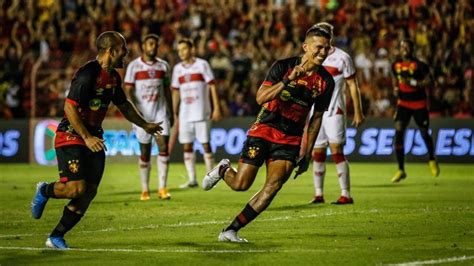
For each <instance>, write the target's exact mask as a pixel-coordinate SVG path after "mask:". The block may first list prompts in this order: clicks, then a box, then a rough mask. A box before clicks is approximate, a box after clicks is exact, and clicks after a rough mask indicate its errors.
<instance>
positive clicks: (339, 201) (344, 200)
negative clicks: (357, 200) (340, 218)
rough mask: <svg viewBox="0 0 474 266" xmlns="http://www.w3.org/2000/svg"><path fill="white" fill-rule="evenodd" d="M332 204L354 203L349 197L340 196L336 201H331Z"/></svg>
mask: <svg viewBox="0 0 474 266" xmlns="http://www.w3.org/2000/svg"><path fill="white" fill-rule="evenodd" d="M331 204H334V205H345V204H354V200H353V199H352V198H351V197H344V196H340V197H339V198H338V199H337V200H336V201H334V202H331Z"/></svg>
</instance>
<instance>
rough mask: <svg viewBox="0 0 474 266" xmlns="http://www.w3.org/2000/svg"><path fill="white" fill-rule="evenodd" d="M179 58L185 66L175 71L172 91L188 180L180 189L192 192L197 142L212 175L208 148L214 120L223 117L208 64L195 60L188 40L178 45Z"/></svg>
mask: <svg viewBox="0 0 474 266" xmlns="http://www.w3.org/2000/svg"><path fill="white" fill-rule="evenodd" d="M178 55H179V58H180V59H181V60H182V62H180V63H178V64H177V65H175V66H174V68H173V76H172V79H171V88H172V89H173V112H174V116H175V123H176V122H178V121H179V123H178V124H179V126H178V127H179V136H178V139H179V142H180V143H181V144H183V150H184V165H185V166H186V170H187V172H188V178H189V180H188V182H186V183H185V184H183V185H181V188H189V187H197V186H198V183H197V181H196V170H195V156H194V150H193V143H194V140H195V139H197V140H198V141H199V142H200V143H201V144H202V146H203V148H204V163H205V164H206V169H207V171H210V170H211V169H212V167H213V165H214V156H213V154H212V150H211V146H210V145H209V141H210V130H211V120H212V121H218V120H220V119H221V118H222V115H221V109H220V106H219V98H218V94H217V88H216V85H215V82H214V75H213V73H212V70H211V67H210V66H209V63H208V62H207V61H206V60H204V59H201V58H197V57H195V56H194V44H193V42H192V41H191V40H189V39H182V40H180V41H178ZM211 100H212V106H211ZM211 107H212V108H211Z"/></svg>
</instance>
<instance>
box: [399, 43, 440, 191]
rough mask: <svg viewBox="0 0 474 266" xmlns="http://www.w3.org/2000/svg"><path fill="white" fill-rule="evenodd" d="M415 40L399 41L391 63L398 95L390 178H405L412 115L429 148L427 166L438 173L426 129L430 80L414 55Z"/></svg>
mask: <svg viewBox="0 0 474 266" xmlns="http://www.w3.org/2000/svg"><path fill="white" fill-rule="evenodd" d="M414 52H415V51H414V44H413V42H412V41H411V40H402V41H401V42H400V58H399V59H397V60H396V61H395V62H394V63H393V64H392V73H393V75H394V79H393V89H394V94H395V95H396V96H397V97H398V101H397V111H396V114H395V129H396V131H395V145H394V148H395V154H396V156H397V161H398V171H397V172H396V173H395V175H394V176H393V178H392V182H394V183H396V182H400V180H402V179H405V178H406V177H407V174H406V172H405V165H404V159H405V158H404V156H405V149H404V143H405V140H404V139H405V131H406V129H407V126H408V123H409V122H410V119H411V117H412V116H413V118H414V119H415V122H416V124H417V125H418V128H419V129H420V133H421V136H422V138H423V141H424V142H425V145H426V147H427V149H428V155H429V167H430V170H431V174H432V175H433V176H438V175H439V172H440V170H439V166H438V162H437V161H436V158H435V156H434V148H433V139H432V137H431V136H430V134H429V133H428V130H429V125H430V120H429V115H428V99H427V96H426V90H427V88H428V87H429V86H431V85H432V84H433V81H432V77H431V74H430V71H429V68H428V65H427V64H425V63H424V62H422V61H420V60H418V59H417V58H416V57H415V56H414Z"/></svg>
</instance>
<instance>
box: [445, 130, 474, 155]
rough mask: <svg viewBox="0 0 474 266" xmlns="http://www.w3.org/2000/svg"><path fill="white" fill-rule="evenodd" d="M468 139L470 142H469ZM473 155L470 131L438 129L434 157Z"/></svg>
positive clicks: (473, 145) (473, 143)
mask: <svg viewBox="0 0 474 266" xmlns="http://www.w3.org/2000/svg"><path fill="white" fill-rule="evenodd" d="M469 139H470V140H469ZM467 154H469V155H474V136H473V135H472V129H469V128H460V129H457V130H456V129H444V128H443V129H440V130H439V131H438V139H437V142H436V155H444V156H448V155H456V156H463V155H467Z"/></svg>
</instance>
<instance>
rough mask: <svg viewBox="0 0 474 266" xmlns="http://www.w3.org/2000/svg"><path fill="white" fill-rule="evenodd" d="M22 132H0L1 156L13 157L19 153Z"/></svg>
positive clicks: (12, 130)
mask: <svg viewBox="0 0 474 266" xmlns="http://www.w3.org/2000/svg"><path fill="white" fill-rule="evenodd" d="M19 139H20V131H18V130H15V129H11V130H7V131H5V132H3V133H2V132H0V156H2V157H12V156H15V155H16V154H17V153H18V147H19V144H18V140H19Z"/></svg>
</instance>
